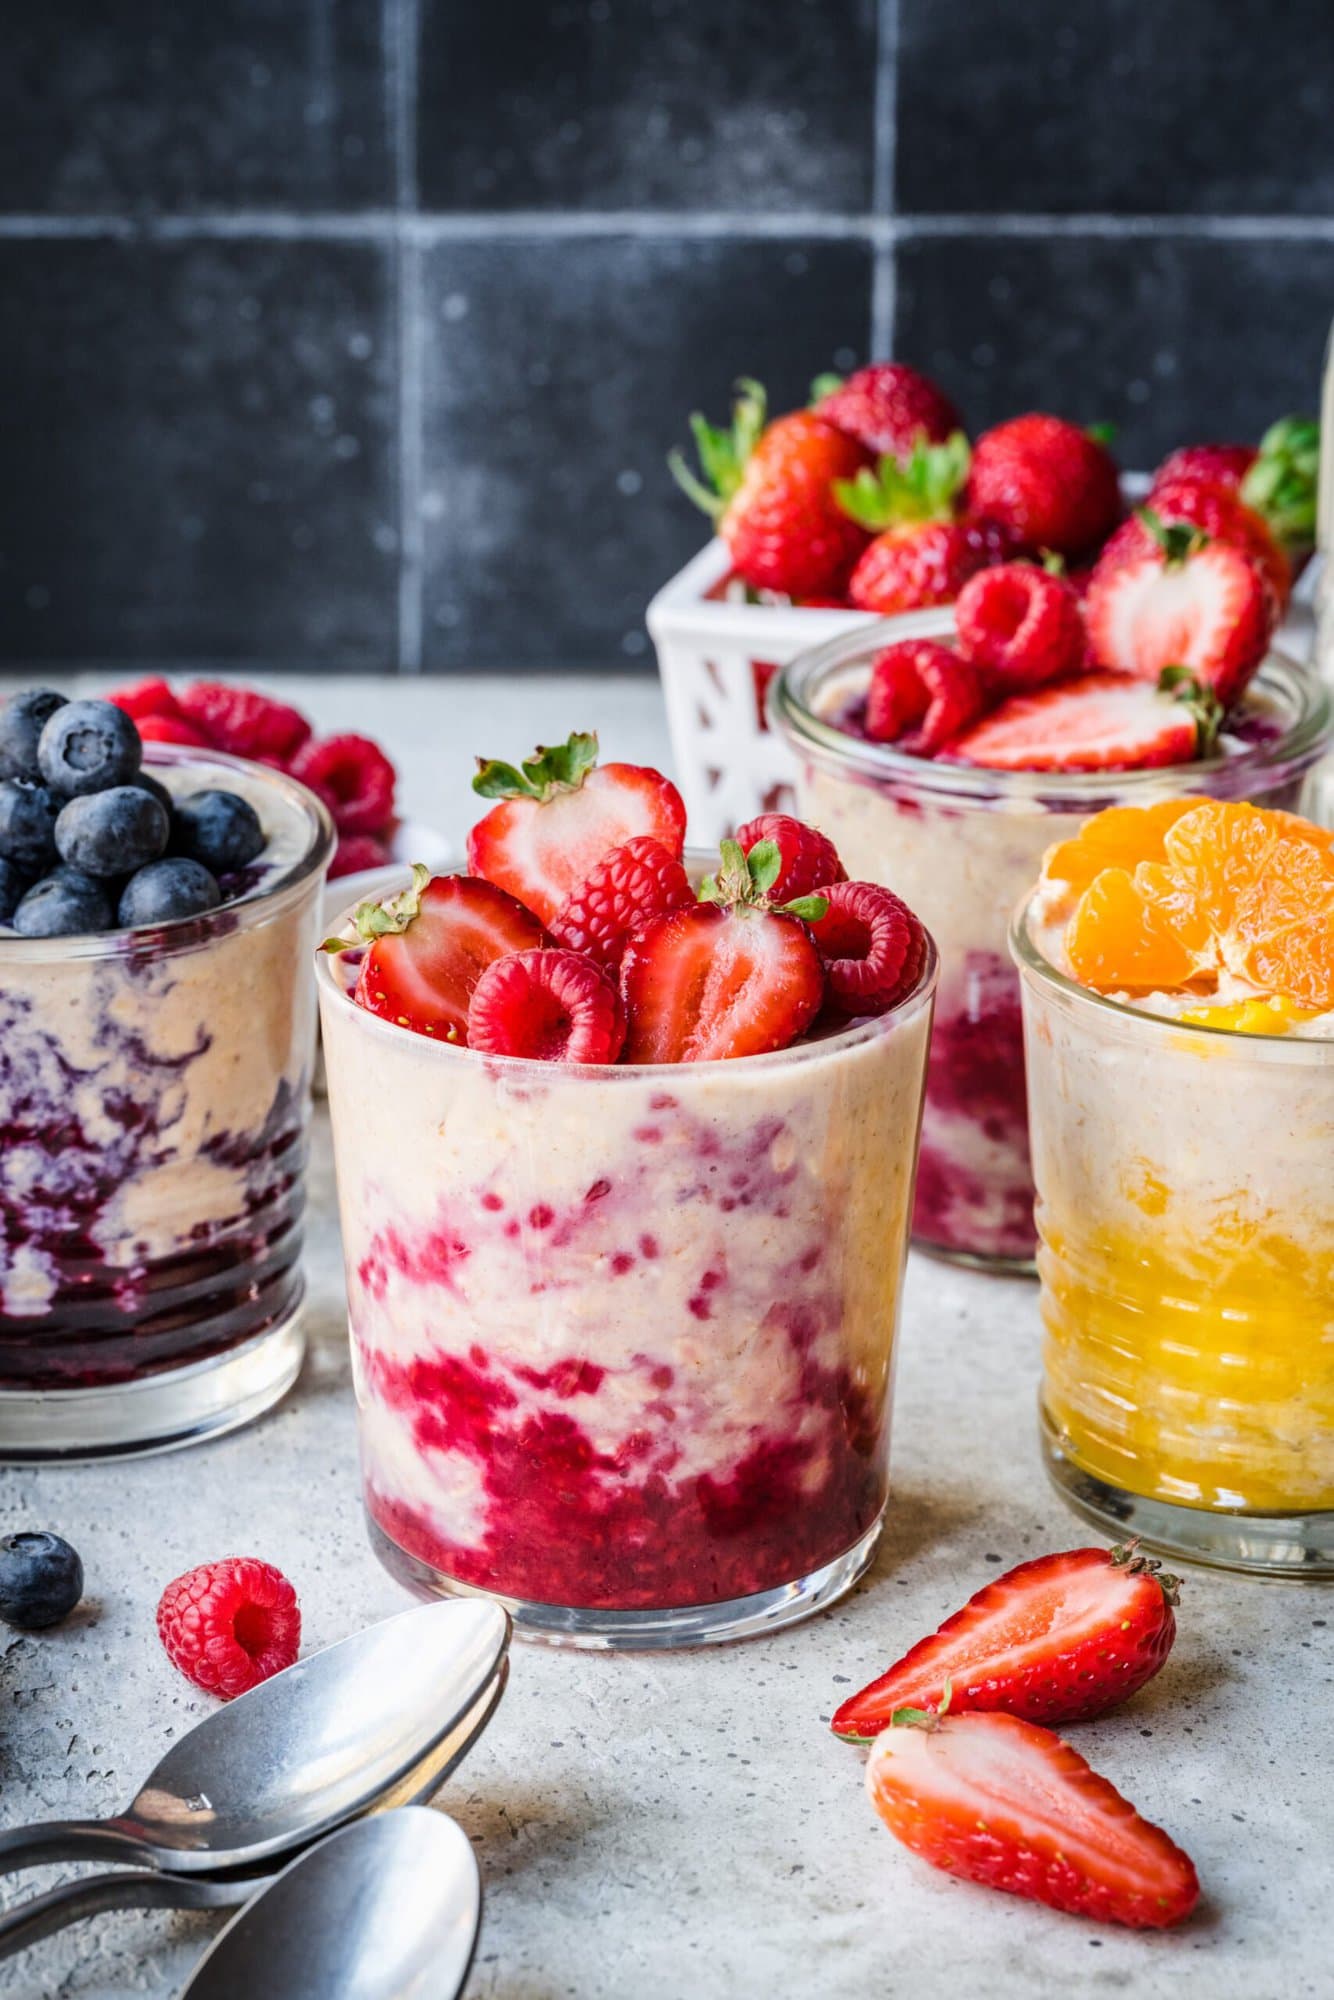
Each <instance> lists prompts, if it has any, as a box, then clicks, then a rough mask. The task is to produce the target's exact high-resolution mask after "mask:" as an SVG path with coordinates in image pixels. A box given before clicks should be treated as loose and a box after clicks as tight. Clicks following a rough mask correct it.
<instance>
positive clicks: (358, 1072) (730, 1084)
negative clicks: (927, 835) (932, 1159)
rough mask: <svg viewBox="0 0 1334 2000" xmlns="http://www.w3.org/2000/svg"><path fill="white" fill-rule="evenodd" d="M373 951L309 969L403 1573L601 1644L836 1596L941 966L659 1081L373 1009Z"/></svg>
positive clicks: (877, 1474) (875, 1460)
mask: <svg viewBox="0 0 1334 2000" xmlns="http://www.w3.org/2000/svg"><path fill="white" fill-rule="evenodd" d="M355 956H356V955H355V954H348V955H345V956H344V957H342V958H339V959H329V958H326V957H323V956H322V957H321V960H320V968H319V985H320V1005H321V1018H322V1021H323V1031H324V1049H325V1062H326V1067H327V1072H328V1084H329V1102H330V1109H331V1111H332V1116H333V1130H334V1147H335V1158H336V1164H337V1172H338V1192H339V1201H340V1206H341V1213H342V1224H343V1247H344V1254H345V1257H346V1262H347V1280H348V1310H349V1321H350V1328H351V1335H352V1352H353V1364H354V1376H355V1382H356V1391H357V1402H358V1408H359V1418H360V1435H361V1455H362V1468H363V1476H364V1483H365V1499H366V1508H367V1512H368V1515H369V1520H370V1527H371V1537H372V1541H373V1543H374V1546H375V1548H376V1550H377V1552H378V1554H379V1556H380V1558H381V1560H382V1561H383V1562H384V1563H385V1565H386V1566H387V1567H388V1568H389V1569H390V1570H391V1571H392V1572H393V1573H394V1574H395V1575H396V1576H398V1577H399V1578H400V1579H402V1580H403V1581H404V1582H405V1583H407V1584H408V1585H409V1586H410V1587H411V1588H413V1589H416V1590H417V1591H419V1592H421V1593H423V1594H427V1593H436V1592H454V1591H469V1590H476V1591H485V1592H487V1593H489V1594H491V1595H493V1596H495V1597H497V1598H499V1599H500V1600H501V1602H503V1603H504V1604H505V1605H506V1606H507V1607H508V1609H509V1610H510V1612H511V1614H512V1615H513V1617H514V1619H515V1622H516V1625H517V1626H518V1629H519V1630H520V1631H521V1632H525V1633H527V1634H529V1635H531V1636H535V1637H539V1638H544V1639H548V1640H556V1641H564V1642H566V1643H571V1644H576V1645H589V1646H599V1647H609V1646H671V1645H682V1644H699V1643H700V1642H702V1641H706V1640H717V1639H727V1638H733V1637H738V1636H740V1635H742V1634H744V1633H748V1632H752V1631H758V1630H761V1629H765V1628H770V1627H775V1626H778V1625H783V1624H787V1623H789V1622H790V1621H791V1620H793V1619H796V1618H800V1617H804V1616H806V1615H807V1614H808V1613H810V1612H811V1611H814V1610H816V1609H817V1608H818V1607H819V1606H820V1605H822V1604H826V1603H828V1602H830V1601H831V1600H832V1599H833V1598H834V1597H837V1596H838V1595H840V1594H841V1593H842V1592H843V1591H845V1590H847V1589H848V1588H849V1586H850V1585H851V1584H852V1583H853V1581H854V1580H855V1579H856V1577H857V1576H858V1575H859V1574H860V1573H861V1571H862V1570H863V1569H864V1568H865V1566H866V1564H867V1562H868V1561H869V1560H870V1557H871V1553H872V1550H873V1548H874V1545H875V1541H876V1536H877V1533H878V1531H879V1526H880V1520H881V1516H882V1514H883V1511H884V1507H885V1500H886V1493H887V1480H888V1451H889V1410H890V1396H891V1389H892V1381H893V1359H894V1344H895V1331H896V1326H897V1320H898V1310H899V1292H900V1284H901V1278H902V1272H903V1264H904V1258H905V1254H906V1248H907V1236H908V1216H909V1210H910V1207H911V1202H912V1185H913V1170H914V1165H915V1160H916V1153H917V1133H918V1125H919V1119H920V1112H921V1100H922V1087H923V1078H924V1073H925V1066H926V1051H927V1042H928V1038H929V1033H930V1019H931V1001H932V995H933V992H934V987H935V976H936V974H935V957H934V953H933V952H932V953H930V954H929V960H928V963H927V965H926V967H925V969H924V971H923V974H922V978H921V980H920V981H919V983H918V985H917V987H916V988H915V989H914V991H913V992H912V993H911V994H910V995H909V996H908V997H907V998H906V999H905V1000H904V1001H903V1003H902V1004H901V1005H900V1006H899V1007H897V1008H895V1009H894V1010H893V1011H892V1012H890V1013H888V1014H886V1015H884V1016H883V1017H881V1018H879V1019H876V1020H870V1021H863V1022H860V1023H858V1024H856V1025H853V1026H851V1027H849V1028H847V1029H846V1030H844V1031H843V1032H841V1033H839V1034H836V1035H831V1036H829V1037H828V1038H826V1039H823V1040H817V1041H812V1042H810V1043H807V1044H803V1045H801V1046H798V1047H794V1048H791V1049H787V1050H783V1051H781V1052H779V1053H777V1054H774V1055H769V1056H760V1057H752V1058H747V1059H740V1060H736V1061H731V1062H709V1063H686V1064H679V1065H672V1066H652V1067H644V1068H629V1067H620V1066H602V1067H595V1066H591V1065H588V1066H563V1065H555V1064H550V1063H540V1062H528V1061H519V1060H515V1059H511V1058H504V1057H486V1056H482V1055H479V1054H476V1053H474V1052H472V1051H470V1050H467V1049H458V1048H452V1047H450V1046H448V1045H446V1044H441V1043H438V1042H434V1041H431V1040H429V1039H427V1038H426V1037H424V1036H421V1035H416V1034H413V1033H411V1032H409V1031H407V1030H405V1029H401V1028H398V1027H395V1026H394V1025H393V1024H392V1023H389V1022H385V1021H383V1020H380V1019H378V1018H377V1017H376V1016H374V1015H372V1014H370V1013H367V1012H366V1011H365V1010H364V1009H362V1008H360V1007H358V1006H356V1005H355V1004H354V1002H353V1001H352V1000H351V998H350V997H349V987H350V985H351V984H352V983H354V981H355V975H356V964H355ZM349 961H351V962H349Z"/></svg>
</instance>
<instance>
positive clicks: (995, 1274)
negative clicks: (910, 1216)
mask: <svg viewBox="0 0 1334 2000" xmlns="http://www.w3.org/2000/svg"><path fill="white" fill-rule="evenodd" d="M912 1247H913V1249H914V1250H920V1251H921V1252H922V1254H923V1256H925V1257H935V1258H937V1259H938V1260H939V1261H940V1263H942V1264H957V1265H958V1266H959V1268H960V1269H961V1270H964V1271H981V1272H982V1273H983V1275H984V1276H986V1277H992V1278H1036V1276H1037V1274H1038V1267H1037V1262H1036V1260H1035V1259H1034V1258H1033V1257H1002V1256H999V1255H994V1256H993V1255H989V1254H987V1253H986V1252H984V1251H981V1250H955V1249H952V1248H950V1247H949V1246H947V1245H946V1244H944V1243H928V1242H927V1240H926V1238H925V1237H924V1236H914V1237H913V1239H912Z"/></svg>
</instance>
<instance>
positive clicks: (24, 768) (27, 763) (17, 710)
mask: <svg viewBox="0 0 1334 2000" xmlns="http://www.w3.org/2000/svg"><path fill="white" fill-rule="evenodd" d="M64 706H65V697H64V695H63V694H57V693H56V691H55V689H54V688H24V690H23V692H22V693H21V694H14V695H11V696H10V697H9V700H8V701H7V702H6V703H5V704H4V706H3V707H2V708H0V778H26V779H28V780H29V782H33V783H35V782H36V780H37V779H38V778H40V777H41V775H42V773H41V769H40V766H39V765H38V762H37V739H38V737H39V736H40V735H41V733H42V729H43V727H44V725H45V724H46V723H47V722H48V721H49V720H50V718H51V716H53V715H54V714H55V712H56V710H57V709H58V708H63V707H64Z"/></svg>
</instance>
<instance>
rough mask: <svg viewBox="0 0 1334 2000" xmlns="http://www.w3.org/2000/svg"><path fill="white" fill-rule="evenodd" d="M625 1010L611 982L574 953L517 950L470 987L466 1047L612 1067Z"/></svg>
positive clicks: (537, 1059)
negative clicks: (470, 998)
mask: <svg viewBox="0 0 1334 2000" xmlns="http://www.w3.org/2000/svg"><path fill="white" fill-rule="evenodd" d="M624 1040H625V1010H624V1008H623V1007H622V1005H621V996H620V994H619V993H618V992H617V990H616V988H615V986H614V985H613V984H612V982H611V980H610V979H608V978H606V977H604V975H603V974H602V973H601V972H599V971H598V968H597V966H596V965H594V964H593V962H592V960H591V959H587V958H584V957H581V955H580V954H579V953H578V952H577V951H546V950H537V951H517V952H511V953H510V954H509V956H508V957H506V958H498V959H496V960H495V962H494V963H493V964H491V965H489V966H488V967H487V968H486V970H485V972H483V974H482V975H481V977H480V979H479V980H478V981H477V984H476V986H475V987H474V988H473V994H472V1002H471V1004H470V1006H469V1008H468V1046H469V1047H470V1048H474V1049H481V1050H482V1051H483V1053H484V1054H486V1055H492V1056H524V1057H527V1058H528V1059H529V1060H531V1061H534V1062H557V1063H614V1062H615V1060H616V1058H617V1056H618V1055H619V1054H620V1052H621V1044H622V1043H623V1042H624Z"/></svg>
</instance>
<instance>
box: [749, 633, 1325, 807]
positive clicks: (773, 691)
mask: <svg viewBox="0 0 1334 2000" xmlns="http://www.w3.org/2000/svg"><path fill="white" fill-rule="evenodd" d="M953 632H954V607H953V606H952V605H939V606H936V607H934V608H933V609H931V610H928V611H912V612H905V613H902V614H901V615H899V616H898V617H895V618H886V619H882V620H881V621H880V622H879V623H878V624H875V625H870V626H862V627H860V628H859V629H858V630H857V631H855V632H844V633H841V634H840V635H839V636H838V637H837V638H835V639H828V640H826V641H825V642H824V644H823V645H820V646H812V647H810V648H809V649H808V650H807V651H805V652H803V653H798V654H797V655H796V657H795V658H794V659H792V660H789V661H788V662H787V664H786V665H785V666H781V667H780V668H779V670H778V672H777V673H776V674H775V675H774V677H773V681H772V684H771V686H770V688H769V694H768V700H767V704H766V707H767V712H768V715H769V719H770V721H771V722H772V724H773V725H774V727H775V728H776V729H777V730H778V731H779V733H780V734H781V735H782V736H783V738H784V740H785V741H786V742H787V743H788V744H789V746H790V747H791V748H792V749H794V750H796V751H798V752H810V753H813V754H814V755H815V756H817V757H819V758H821V759H822V760H823V761H824V762H825V763H826V764H829V765H841V766H843V767H845V768H847V769H850V770H852V771H853V772H854V773H855V774H856V775H857V776H858V777H862V778H879V779H882V780H892V781H894V782H895V783H896V784H897V785H899V786H901V787H906V788H915V789H917V790H918V791H924V792H932V793H938V794H940V795H942V796H947V797H950V798H952V799H953V800H955V801H956V802H963V801H968V800H974V799H975V800H977V801H978V802H979V803H989V802H991V801H993V800H995V799H996V798H1003V799H1015V800H1021V801H1031V802H1033V803H1034V804H1039V803H1040V804H1044V805H1047V806H1051V805H1056V806H1061V805H1065V804H1069V805H1071V806H1072V807H1083V808H1084V809H1085V810H1087V809H1088V801H1089V800H1090V799H1105V798H1106V797H1107V795H1108V793H1109V792H1115V793H1116V794H1117V796H1118V797H1121V796H1122V795H1123V794H1128V795H1132V796H1133V794H1134V793H1136V792H1137V791H1138V792H1143V793H1145V794H1148V793H1151V792H1152V793H1155V794H1158V793H1161V791H1162V788H1163V785H1164V783H1165V782H1166V783H1168V784H1173V783H1176V784H1178V785H1179V786H1181V787H1182V788H1184V789H1187V790H1188V789H1190V785H1189V784H1188V783H1187V778H1186V774H1187V773H1189V774H1190V779H1191V780H1192V781H1194V782H1196V783H1199V782H1205V783H1207V782H1208V781H1209V780H1210V779H1211V778H1217V777H1220V776H1224V775H1231V774H1234V773H1235V774H1236V775H1237V777H1238V778H1239V779H1248V778H1249V777H1250V776H1251V775H1252V774H1253V773H1255V772H1256V771H1268V770H1269V769H1271V768H1273V767H1282V766H1283V765H1285V764H1309V763H1312V762H1314V760H1315V758H1316V757H1317V756H1318V755H1319V753H1320V751H1321V749H1322V748H1323V746H1324V744H1325V743H1326V741H1327V740H1328V738H1329V735H1330V730H1331V724H1332V723H1334V702H1332V701H1331V696H1330V691H1329V689H1328V688H1327V687H1326V686H1325V685H1324V683H1323V682H1322V681H1321V680H1320V679H1319V678H1318V677H1317V675H1315V674H1314V673H1312V672H1309V671H1308V670H1307V669H1306V668H1305V667H1303V666H1302V664H1301V662H1300V661H1299V660H1297V659H1295V658H1294V657H1293V656H1292V655H1291V654H1290V653H1287V652H1285V651H1284V650H1283V648H1282V647H1281V646H1271V647H1270V648H1269V650H1268V652H1267V653H1266V654H1265V657H1264V659H1263V660H1262V661H1261V663H1260V666H1259V669H1258V671H1257V673H1256V675H1255V677H1254V679H1253V680H1252V682H1251V686H1252V687H1253V688H1257V689H1260V690H1263V691H1266V692H1268V693H1270V694H1272V695H1273V696H1274V697H1275V698H1276V699H1278V700H1280V701H1281V702H1282V704H1283V706H1284V708H1285V710H1286V711H1287V714H1288V718H1289V719H1288V723H1287V726H1286V727H1285V728H1284V730H1283V733H1282V735H1281V736H1278V737H1276V738H1274V740H1273V741H1272V742H1268V743H1253V744H1250V745H1247V746H1245V747H1244V748H1242V749H1240V750H1237V751H1234V752H1232V753H1230V754H1228V755H1225V756H1220V757H1205V758H1201V759H1199V760H1198V762H1196V763H1192V764H1168V765H1155V766H1151V767H1150V768H1148V769H1146V770H1139V771H1071V772H1067V773H1062V772H1059V771H992V770H987V769H984V768H982V767H974V766H971V765H968V764H947V763H941V762H938V761H936V760H933V759H931V758H928V757H913V756H910V755H909V754H908V753H907V752H906V751H903V750H896V749H895V748H894V746H893V745H892V744H889V743H871V742H868V741H867V739H866V738H865V737H861V736H853V735H851V734H850V733H849V732H848V731H847V730H845V729H840V728H839V727H838V725H837V724H836V723H833V722H829V721H827V720H826V719H825V718H824V717H823V716H821V715H819V714H817V712H816V710H815V708H814V707H813V706H812V696H813V695H814V694H815V693H816V692H818V690H819V689H820V688H821V687H823V686H824V685H825V684H827V682H828V681H829V680H831V679H832V678H833V676H834V675H835V674H836V673H838V672H840V671H843V670H846V669H848V668H851V667H854V666H856V665H858V664H859V663H861V661H862V660H863V657H865V658H867V659H869V656H870V655H871V654H873V653H876V652H879V651H880V650H881V648H882V647H884V646H888V645H892V644H894V643H895V641H897V640H900V639H944V638H948V637H950V636H952V635H953Z"/></svg>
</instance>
